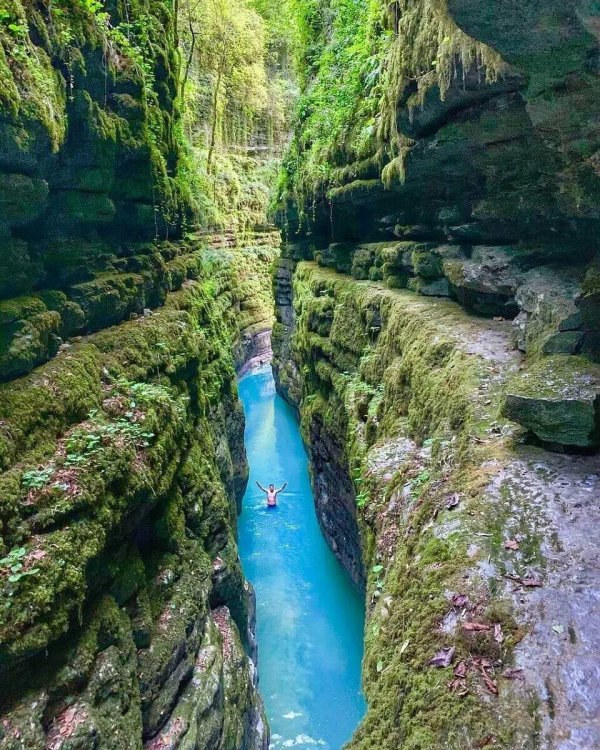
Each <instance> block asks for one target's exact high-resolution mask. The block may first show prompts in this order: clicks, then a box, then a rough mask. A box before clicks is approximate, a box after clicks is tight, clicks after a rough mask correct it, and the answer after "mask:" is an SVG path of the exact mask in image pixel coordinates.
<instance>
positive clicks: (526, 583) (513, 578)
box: [504, 573, 543, 587]
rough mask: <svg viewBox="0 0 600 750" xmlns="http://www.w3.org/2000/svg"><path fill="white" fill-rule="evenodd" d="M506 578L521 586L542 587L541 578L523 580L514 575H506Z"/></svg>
mask: <svg viewBox="0 0 600 750" xmlns="http://www.w3.org/2000/svg"><path fill="white" fill-rule="evenodd" d="M504 578H508V580H509V581H515V583H518V584H519V585H520V586H529V587H533V586H542V585H543V584H542V581H540V580H539V578H521V576H516V575H513V574H512V573H505V574H504Z"/></svg>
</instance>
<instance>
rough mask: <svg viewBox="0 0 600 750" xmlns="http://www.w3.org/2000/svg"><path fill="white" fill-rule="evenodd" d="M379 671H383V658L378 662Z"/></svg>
mask: <svg viewBox="0 0 600 750" xmlns="http://www.w3.org/2000/svg"><path fill="white" fill-rule="evenodd" d="M377 672H383V662H382V661H381V659H380V660H379V661H378V662H377Z"/></svg>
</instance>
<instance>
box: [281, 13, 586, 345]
mask: <svg viewBox="0 0 600 750" xmlns="http://www.w3.org/2000/svg"><path fill="white" fill-rule="evenodd" d="M484 5H485V7H483V6H484ZM414 7H415V6H414V4H405V3H400V2H398V3H390V4H389V5H388V9H389V12H390V14H391V16H392V17H394V18H395V26H392V28H398V27H400V28H403V27H402V18H403V16H404V15H405V14H406V15H407V16H410V17H412V16H411V14H412V13H413V12H414ZM433 17H438V18H442V17H443V18H444V19H446V21H444V22H445V23H448V24H450V25H453V24H457V25H458V28H459V29H460V30H462V31H464V32H466V34H468V35H469V37H470V39H471V42H472V44H476V43H479V42H482V43H484V44H486V45H489V47H490V48H491V49H492V50H494V51H496V52H498V53H499V54H500V55H501V57H502V59H503V60H504V61H505V62H506V63H507V64H508V67H506V68H505V69H503V70H502V71H501V72H500V74H499V76H496V75H495V73H494V75H493V76H492V79H493V80H490V79H489V78H487V77H486V67H485V66H486V64H485V62H484V61H479V64H473V65H472V67H468V68H467V69H464V65H463V62H464V60H461V59H459V57H460V56H459V55H458V54H457V58H456V59H455V61H454V66H453V69H452V74H451V75H450V81H447V82H446V84H447V87H446V90H444V91H443V92H441V90H440V87H439V86H438V85H433V84H432V85H431V86H429V87H427V86H426V88H425V93H423V95H422V96H420V98H419V101H418V103H415V101H414V99H415V96H416V94H415V92H416V91H417V90H419V92H420V91H421V86H422V85H424V84H423V82H424V81H425V80H428V79H429V78H431V77H433V78H435V76H436V69H435V65H436V64H437V63H438V62H439V60H437V62H436V60H435V43H434V42H432V45H433V46H432V50H433V53H432V50H430V49H429V48H428V50H427V51H424V49H423V47H422V46H421V47H419V46H417V42H416V41H415V39H416V30H415V29H412V28H411V29H409V31H408V33H407V30H406V29H404V34H403V35H400V36H399V37H398V38H397V39H396V41H395V42H394V44H395V45H396V46H402V45H404V47H405V49H404V52H405V57H406V58H408V59H412V57H418V56H420V57H419V62H420V65H421V67H420V68H419V73H420V78H419V79H416V78H414V79H409V80H407V79H406V73H405V74H404V78H402V84H403V85H402V87H401V88H400V91H399V93H398V95H397V99H396V100H395V108H396V118H395V119H396V126H397V131H398V132H399V133H400V135H401V137H402V138H403V143H404V144H408V145H404V146H402V147H401V148H403V149H404V150H403V156H402V159H401V161H402V168H401V170H400V169H398V170H396V173H395V176H393V177H392V178H386V177H385V175H386V169H388V168H389V166H390V159H392V156H393V155H394V154H397V153H398V148H399V147H398V146H397V145H396V146H395V145H394V144H393V143H392V141H391V139H390V136H389V134H388V135H386V136H383V135H381V136H380V137H379V140H378V141H377V142H376V143H375V144H374V145H373V152H372V153H369V154H365V153H362V154H361V158H360V159H358V160H357V161H353V157H352V156H351V155H350V154H351V149H344V148H339V149H337V150H335V149H334V150H333V152H334V153H333V155H332V156H330V162H331V164H330V167H331V169H332V174H333V177H332V179H331V181H330V182H326V181H324V182H318V181H317V183H316V184H315V186H314V191H313V192H312V193H311V194H310V195H309V196H307V197H306V200H305V204H304V206H305V207H306V210H305V211H304V212H302V211H301V210H299V208H300V209H301V208H302V205H300V206H298V205H296V203H295V202H294V196H287V198H288V209H287V211H285V209H284V212H285V213H286V224H285V225H286V226H287V227H289V229H290V231H289V235H290V240H291V241H296V239H297V237H303V236H306V237H307V238H309V239H310V241H311V243H312V244H313V246H314V247H313V257H314V258H315V259H316V260H318V261H319V262H320V263H323V265H326V266H329V267H335V268H336V269H337V270H338V271H341V272H343V273H350V272H352V273H353V274H354V275H357V272H358V274H361V275H357V278H370V279H371V280H385V281H386V283H387V284H388V285H389V286H390V287H394V288H398V287H405V286H408V287H409V288H411V289H413V290H415V291H418V292H420V293H421V294H423V295H425V296H440V297H445V296H451V297H452V298H454V299H456V300H457V301H459V302H460V303H461V304H463V305H464V306H465V307H466V308H467V309H469V310H471V311H474V312H476V313H477V314H480V315H484V316H486V317H505V318H510V319H513V318H515V317H517V316H518V323H517V326H518V328H519V334H518V338H519V342H520V344H521V345H523V346H524V347H525V348H527V349H534V350H537V349H541V350H543V351H544V352H546V353H548V354H555V353H569V354H572V353H577V354H583V355H584V356H585V357H588V358H590V359H593V360H598V359H599V358H600V349H599V348H598V341H599V340H600V336H599V334H598V324H597V319H596V318H594V319H593V320H592V318H591V317H590V319H589V321H588V322H585V320H581V318H579V319H578V320H579V322H578V325H577V326H573V327H569V328H568V329H563V328H561V323H562V322H563V321H562V320H558V319H556V317H557V312H558V308H563V310H566V309H567V308H568V307H572V306H573V304H574V305H575V306H576V308H577V309H576V310H574V309H573V310H572V312H573V313H575V312H579V313H580V314H581V315H583V314H584V311H585V310H586V309H587V310H589V309H590V308H591V306H592V305H591V304H590V303H591V300H590V301H589V303H586V302H584V297H583V295H582V290H581V284H582V281H583V278H584V276H585V273H586V268H590V267H593V263H594V258H597V257H598V255H599V253H600V246H599V245H598V236H600V235H599V233H598V228H599V224H598V222H599V214H598V206H599V205H600V180H599V179H598V169H597V160H598V153H599V149H600V129H599V126H598V104H597V102H598V94H599V86H600V83H599V79H598V65H597V61H598V57H599V47H598V31H597V30H598V26H599V24H598V21H599V18H600V17H599V15H598V9H597V7H596V6H595V5H594V4H593V3H588V2H585V1H584V0H581V1H580V2H579V1H577V0H569V2H567V3H559V2H555V0H540V1H539V2H534V3H527V4H524V3H517V2H509V3H507V4H506V7H504V6H503V7H502V9H501V10H499V9H498V7H496V6H492V5H489V4H481V3H477V2H476V1H475V0H451V1H449V2H447V3H439V4H431V3H427V4H426V8H424V9H423V11H422V14H421V16H419V17H418V18H417V19H416V20H414V24H415V25H419V24H422V25H423V26H427V24H428V23H430V22H431V19H432V18H433ZM448 33H450V32H448ZM327 40H328V38H327V35H325V36H324V40H323V43H324V44H327ZM446 41H448V40H444V44H445V43H446ZM440 44H441V42H440ZM411 45H414V47H412V46H411ZM384 47H385V45H384ZM429 53H432V56H431V54H430V57H427V54H429ZM382 56H383V60H382V66H383V68H384V69H385V68H386V66H388V65H389V64H390V63H389V61H386V59H385V53H382ZM391 57H392V59H393V60H397V55H396V56H394V53H392V54H391ZM393 64H394V63H392V67H393ZM314 75H315V77H316V78H317V81H318V80H319V76H320V75H321V72H320V71H319V69H318V67H317V69H316V70H315V73H314ZM323 75H325V74H323ZM388 83H389V81H388ZM358 107H359V103H358V102H357V109H358ZM382 117H383V115H382ZM306 141H307V142H308V146H307V148H310V144H311V139H310V138H307V139H306ZM298 143H299V145H298V153H299V159H300V167H298V169H299V171H300V173H302V172H301V169H302V168H303V167H304V166H305V165H303V164H302V158H303V157H304V152H303V146H302V143H303V139H302V132H301V133H300V135H299V138H298ZM365 148H366V147H365ZM310 158H312V155H311V157H310ZM399 159H400V157H397V158H396V161H397V160H399ZM392 163H393V161H392ZM290 169H291V172H292V176H293V168H290ZM398 172H401V175H402V178H401V177H400V176H399V174H398ZM315 179H316V178H315ZM323 196H326V198H324V197H323ZM296 198H297V202H300V203H301V202H302V198H301V197H298V196H297V197H296ZM308 206H310V210H308ZM282 225H283V223H282ZM394 237H396V238H397V239H398V240H399V241H401V242H402V243H416V244H420V245H421V248H415V250H416V251H417V252H422V253H425V254H426V256H427V258H428V259H424V260H423V262H417V264H416V265H415V263H414V262H413V260H412V258H411V257H410V254H409V257H407V258H404V259H399V258H394V259H392V260H390V261H386V260H383V259H382V260H381V261H378V262H375V263H368V265H367V262H366V258H365V253H367V254H368V253H369V251H367V250H365V248H368V247H369V245H370V244H372V243H380V242H383V241H387V240H390V239H393V238H394ZM415 250H413V251H412V252H413V253H414V251H415ZM377 255H378V253H375V256H377ZM380 255H382V254H380ZM434 258H436V261H435V262H433V263H431V261H432V260H433V259H434ZM590 264H591V266H590ZM365 266H366V270H365ZM538 272H539V275H540V278H542V279H545V280H546V281H548V280H549V277H550V276H551V275H552V274H554V277H555V280H556V283H554V282H552V283H550V285H549V287H548V292H549V296H550V297H552V300H548V299H545V300H541V299H539V298H538V301H537V302H536V303H533V304H534V306H535V307H536V308H537V312H535V313H533V314H532V312H531V311H530V310H527V307H528V306H529V304H530V303H528V302H526V301H525V296H526V295H525V293H523V291H522V287H523V286H525V287H531V285H532V284H533V286H535V280H534V277H535V275H536V273H538ZM596 301H597V300H596ZM542 308H545V309H542ZM521 313H523V314H521ZM584 317H585V316H584ZM572 320H573V319H572ZM572 320H571V323H569V326H571V325H572Z"/></svg>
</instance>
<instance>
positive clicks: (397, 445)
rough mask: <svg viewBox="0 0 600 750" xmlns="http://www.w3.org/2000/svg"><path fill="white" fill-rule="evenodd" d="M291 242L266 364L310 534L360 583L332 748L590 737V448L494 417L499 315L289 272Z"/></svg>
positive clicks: (562, 741)
mask: <svg viewBox="0 0 600 750" xmlns="http://www.w3.org/2000/svg"><path fill="white" fill-rule="evenodd" d="M302 253H303V248H301V247H291V248H290V249H289V250H288V253H287V254H288V256H289V257H288V258H287V259H285V260H284V261H283V262H282V263H281V264H280V266H279V270H278V272H277V274H276V276H275V278H276V286H275V289H276V294H277V301H278V305H279V306H278V321H279V323H278V326H277V327H276V330H277V331H278V335H277V336H275V338H274V341H275V344H276V346H275V360H274V362H275V368H276V375H277V378H278V382H279V383H280V384H281V387H282V389H283V391H284V394H285V395H286V396H287V398H291V399H293V400H294V401H295V403H296V406H297V408H298V409H299V411H300V415H301V422H302V431H303V435H304V438H305V441H306V444H307V449H308V452H309V456H310V460H311V468H312V479H313V486H314V490H315V503H316V508H317V513H318V516H319V520H320V523H321V526H322V528H323V530H324V533H325V536H326V538H327V539H328V541H329V542H330V544H331V546H332V548H333V549H334V551H335V552H336V554H337V555H338V557H339V558H340V560H341V562H342V564H344V565H345V567H346V568H347V569H348V570H349V572H350V573H351V575H352V576H353V578H354V579H355V580H356V581H357V583H359V584H360V583H362V582H363V580H366V595H367V602H368V618H367V624H366V629H365V634H366V652H365V661H364V669H363V680H364V689H365V695H366V698H367V701H368V705H369V708H368V713H367V716H366V718H365V720H364V721H363V723H362V724H361V726H360V727H359V729H358V731H357V733H356V735H355V737H354V739H353V740H352V742H351V743H350V744H349V746H348V747H349V748H352V749H354V748H356V750H358V749H360V750H367V749H369V750H370V749H374V748H377V750H392V749H393V750H396V749H397V748H399V747H402V748H405V749H406V748H411V749H414V750H417V749H418V750H424V748H434V747H435V748H438V747H440V748H441V747H444V748H454V749H455V750H459V749H460V750H463V749H464V748H467V747H488V746H489V747H502V748H507V749H508V748H510V749H511V750H514V749H515V748H523V749H525V748H532V747H540V748H553V749H555V750H556V749H558V748H560V749H561V750H566V749H567V748H583V747H586V748H587V747H595V746H596V745H598V744H599V743H600V735H599V734H598V725H597V715H598V710H599V708H600V706H599V705H598V701H597V696H596V691H595V690H594V688H593V681H594V677H593V675H595V674H596V673H597V671H598V669H599V668H600V664H599V662H598V658H597V654H598V643H599V642H600V633H599V632H598V628H597V623H596V618H595V617H594V615H593V610H594V601H595V599H596V597H597V592H598V588H599V586H600V565H599V560H598V555H597V554H596V552H595V550H594V549H593V547H592V546H590V545H589V542H588V532H587V531H586V530H589V528H591V526H593V524H594V523H595V522H596V521H597V520H598V519H597V515H598V511H597V507H596V505H597V504H596V503H595V501H594V498H596V497H597V496H598V494H599V492H600V464H599V462H598V459H597V457H596V456H585V455H562V456H558V455H556V454H553V453H549V452H548V451H546V450H544V449H543V448H540V447H537V446H535V445H532V444H531V442H530V441H529V440H528V439H527V433H526V431H525V430H524V429H523V428H521V427H518V426H517V425H515V423H513V422H510V421H508V420H507V419H506V418H505V417H503V416H502V412H503V411H504V412H505V413H506V414H508V415H509V416H510V415H511V412H512V409H513V407H512V406H507V405H506V404H507V402H508V403H510V399H511V397H510V395H509V396H508V399H507V389H508V390H509V393H510V388H509V384H510V382H511V381H512V379H513V378H515V377H517V376H519V375H520V368H521V366H522V357H523V355H522V354H521V353H519V352H518V351H516V350H515V349H514V348H513V344H512V337H511V328H510V324H509V323H507V322H506V321H486V320H483V319H481V318H472V317H469V316H468V315H466V314H465V313H464V312H463V311H462V310H461V309H460V307H459V306H458V305H456V304H455V303H453V302H450V301H443V300H437V299H436V300H432V299H428V298H426V297H423V296H418V295H416V294H414V293H413V292H410V291H405V290H390V289H388V288H386V287H385V286H384V285H383V284H381V283H378V282H371V281H358V280H356V279H354V278H352V277H351V276H349V275H341V274H339V273H336V272H333V271H331V270H329V269H324V268H321V267H319V266H318V265H316V264H315V263H309V262H300V263H299V264H298V265H297V266H296V270H295V273H294V275H293V277H292V276H291V275H290V268H291V267H294V266H295V261H294V260H293V256H294V255H295V256H300V255H302ZM290 289H291V290H292V293H291V294H290ZM564 356H565V358H566V360H567V361H568V364H569V363H571V362H572V361H574V359H575V358H571V357H568V356H566V355H564ZM555 370H556V371H557V372H558V370H557V368H556V364H555ZM571 375H572V373H571ZM571 375H568V376H566V378H567V379H568V380H569V381H570V382H571V384H572V385H573V387H575V381H573V380H572V378H571ZM589 377H590V378H592V377H593V378H595V379H596V380H595V382H596V383H598V371H597V368H596V370H594V371H593V372H590V373H589ZM589 387H590V384H589V383H587V384H586V386H585V388H586V389H587V388H589ZM584 390H585V389H584ZM539 395H540V394H538V396H539ZM542 395H543V394H542ZM515 408H516V409H518V410H520V411H521V412H523V408H522V406H517V407H515Z"/></svg>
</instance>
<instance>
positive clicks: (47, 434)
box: [0, 240, 275, 750]
mask: <svg viewBox="0 0 600 750" xmlns="http://www.w3.org/2000/svg"><path fill="white" fill-rule="evenodd" d="M199 242H200V241H199V240H198V243H199ZM259 245H260V243H259ZM159 250H160V249H157V252H158V251H159ZM180 251H181V252H182V253H183V252H184V251H183V250H182V249H180ZM185 253H186V255H185V257H186V263H187V265H188V267H189V268H192V267H193V272H192V273H190V274H189V277H188V278H187V279H186V280H185V281H184V282H183V283H182V284H181V285H180V286H181V288H180V289H179V290H178V291H175V292H172V293H169V294H167V295H166V298H165V300H164V305H163V306H162V307H160V308H155V309H153V310H150V309H147V310H146V311H145V314H141V315H139V316H137V315H136V316H134V319H132V320H127V321H124V322H122V323H120V324H119V325H115V326H112V327H108V328H105V329H103V330H101V331H99V332H97V333H94V334H91V335H88V336H84V337H78V338H77V339H76V340H72V341H70V342H67V343H66V344H65V345H64V346H62V347H61V350H60V351H59V353H58V354H57V356H56V357H54V358H53V359H52V360H51V361H49V362H48V363H46V364H44V365H42V366H41V367H38V368H37V369H35V370H34V372H32V373H31V374H30V375H27V376H25V377H22V378H20V379H17V380H14V381H12V382H9V383H5V384H3V385H2V386H0V392H1V395H0V410H1V415H2V416H1V425H0V446H1V447H0V466H1V470H2V473H1V474H0V485H1V487H2V491H1V493H0V494H1V496H2V501H1V503H0V519H1V545H2V548H1V552H0V557H1V559H0V585H1V586H2V589H3V596H2V599H3V602H4V604H3V607H2V611H1V614H0V643H1V646H0V674H1V679H2V683H3V685H4V688H3V691H2V707H1V709H0V711H1V714H2V719H1V721H0V746H1V747H3V748H7V749H8V748H10V749H11V750H12V749H13V748H14V749H15V750H16V748H28V750H29V749H30V748H37V747H39V748H66V747H72V748H75V747H92V746H93V747H97V748H107V749H108V748H111V750H113V749H114V748H142V747H146V748H152V750H157V748H175V747H178V748H189V749H190V750H192V748H197V749H198V750H200V748H202V749H203V750H204V749H205V748H215V750H216V749H217V748H219V749H221V748H222V749H225V748H230V749H231V750H234V749H239V750H246V749H247V750H251V749H252V750H266V748H267V747H268V728H267V724H266V720H265V717H264V711H263V707H262V701H261V699H260V698H259V696H258V692H257V688H256V684H257V671H256V665H255V664H254V663H253V662H252V659H251V658H250V657H249V656H248V654H251V655H254V656H255V653H256V649H255V640H254V635H253V633H252V623H253V611H254V604H253V595H252V592H251V589H250V588H249V586H248V585H247V584H246V582H245V581H244V577H243V574H242V571H241V568H240V563H239V559H238V555H237V548H236V543H235V533H236V532H235V529H236V517H237V512H238V503H239V501H240V500H241V496H242V494H243V491H244V487H245V483H246V479H247V466H246V462H245V451H244V445H243V412H242V408H241V404H240V402H239V401H238V399H237V390H236V380H235V364H236V363H235V361H234V357H233V354H232V352H233V348H234V347H236V346H237V342H239V340H240V337H241V335H242V333H243V331H244V330H245V329H246V328H247V326H248V325H251V322H252V320H255V323H256V324H259V323H260V322H261V321H263V320H265V316H267V315H268V311H269V308H266V309H264V308H261V307H260V306H257V305H256V304H254V307H252V306H251V305H250V304H249V301H248V299H249V297H251V298H252V299H253V296H252V295H248V294H247V290H248V289H253V288H255V286H256V285H257V284H258V285H260V282H259V281H257V279H260V278H261V274H263V275H265V276H268V265H269V260H270V259H271V258H272V257H273V255H274V253H275V248H273V247H271V249H270V250H269V249H268V246H267V245H266V244H263V245H262V246H258V247H246V248H239V247H238V248H231V249H230V250H229V251H228V252H227V253H226V254H224V253H223V252H222V251H219V252H218V253H215V251H214V250H212V249H210V248H208V247H206V244H205V243H203V244H202V245H200V244H198V245H196V249H195V250H194V241H193V240H190V241H189V242H188V244H187V245H186V248H185ZM263 265H264V269H263V268H262V266H263ZM259 269H260V270H259ZM254 273H255V274H256V277H255V278H253V279H251V278H250V276H249V274H254ZM244 280H245V284H244V283H241V282H242V281H244ZM267 296H268V291H267ZM254 302H255V301H254ZM254 315H255V316H256V318H253V316H254ZM242 323H243V326H242V327H240V326H241V325H242ZM238 364H240V365H241V364H243V363H242V362H238Z"/></svg>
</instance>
